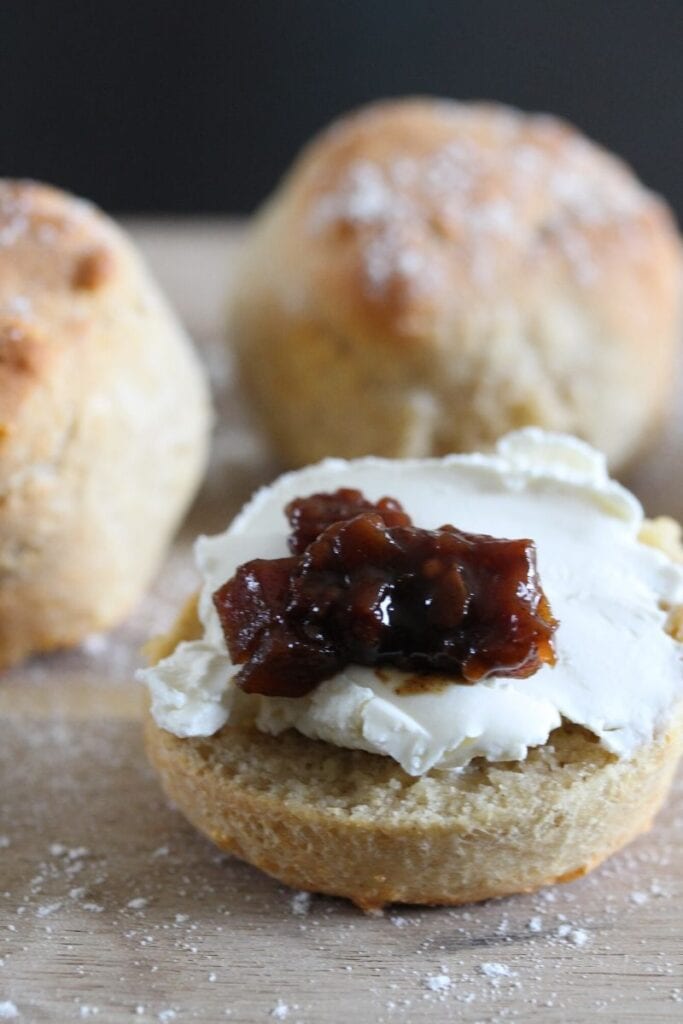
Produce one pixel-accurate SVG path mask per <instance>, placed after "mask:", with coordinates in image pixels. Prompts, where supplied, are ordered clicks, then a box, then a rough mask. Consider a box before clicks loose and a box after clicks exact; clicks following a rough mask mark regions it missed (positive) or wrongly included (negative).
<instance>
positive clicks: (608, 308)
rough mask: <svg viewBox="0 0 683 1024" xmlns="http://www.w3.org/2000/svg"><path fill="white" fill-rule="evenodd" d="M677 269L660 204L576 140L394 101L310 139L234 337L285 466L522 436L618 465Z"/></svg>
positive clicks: (255, 231)
mask: <svg viewBox="0 0 683 1024" xmlns="http://www.w3.org/2000/svg"><path fill="white" fill-rule="evenodd" d="M679 275H680V250H679V241H678V237H677V233H676V230H675V226H674V224H673V221H672V218H671V216H670V214H669V212H668V210H667V209H666V207H665V206H664V204H663V203H662V202H661V201H659V200H658V199H657V198H656V197H655V196H653V195H652V194H651V193H649V192H648V191H646V190H645V189H644V188H643V187H642V186H641V185H640V184H639V182H638V181H637V180H636V179H635V177H634V176H633V174H632V173H631V172H630V171H629V170H628V168H626V167H625V165H624V164H622V163H621V162H620V161H619V160H617V159H616V158H614V157H612V156H610V155H609V154H607V153H606V152H605V151H604V150H602V149H600V148H599V147H597V146H596V145H594V144H592V143H591V142H589V141H588V140H586V139H585V138H584V137H582V136H581V135H580V134H579V133H578V132H577V131H575V130H574V129H572V128H571V127H570V126H568V125H566V124H564V123H562V122H560V121H558V120H556V119H554V118H551V117H548V116H541V115H536V116H530V115H525V114H522V113H519V112H517V111H514V110H511V109H508V108H505V107H501V106H496V105H492V104H458V103H454V102H449V101H436V100H427V99H423V100H421V99H415V100H407V101H390V102H385V103H379V104H376V105H374V106H371V107H369V108H366V109H365V110H361V111H360V112H359V113H356V114H353V115H351V116H349V117H347V118H345V119H343V120H341V121H340V122H338V123H337V124H336V125H334V126H333V127H332V128H330V129H329V130H328V131H326V132H324V133H323V134H322V135H321V136H319V137H318V138H317V139H316V140H314V142H313V143H312V144H311V145H310V146H309V147H308V148H307V149H306V150H305V151H304V153H303V155H302V156H301V158H300V159H299V160H298V161H297V163H296V164H295V165H294V168H293V170H292V172H291V173H290V175H289V176H288V177H287V178H286V179H285V181H284V183H283V184H282V185H281V186H280V189H279V190H278V191H277V192H276V193H275V195H274V197H273V198H272V200H271V201H270V202H269V203H268V204H266V206H265V207H264V208H263V210H262V211H261V213H260V214H259V215H258V217H257V219H256V223H255V225H254V226H253V228H252V229H251V232H250V235H249V237H248V239H247V242H246V246H245V254H244V262H243V269H242V274H241V276H240V278H239V281H238V286H237V289H236V304H235V316H234V321H233V331H234V336H235V342H236V345H237V349H238V353H239V354H240V360H241V364H242V367H243V373H244V378H245V382H246V384H247V386H248V388H249V390H250V391H251V393H252V395H253V397H254V400H255V403H256V406H257V408H258V409H259V410H260V413H261V416H262V418H263V419H264V420H265V422H266V424H267V426H268V427H269V429H270V432H271V434H272V435H273V438H274V443H275V444H276V445H279V447H280V450H281V451H282V453H283V454H284V455H285V457H286V458H287V459H288V460H289V461H293V462H305V461H307V460H310V459H311V458H314V457H319V456H322V455H327V454H339V455H344V456H351V455H358V454H368V453H374V454H383V455H413V454H417V455H424V454H430V453H436V454H441V453H445V452H447V451H451V450H463V449H464V450H467V449H476V448H478V447H481V446H482V445H485V444H489V443H491V442H492V441H493V440H494V439H495V438H496V437H497V436H499V435H500V434H501V433H504V432H505V431H506V430H508V429H511V428H514V427H519V426H523V425H526V424H538V425H541V426H545V427H548V428H552V429H559V430H567V431H571V432H574V433H577V434H579V435H582V436H584V437H585V438H586V439H587V440H589V441H590V442H591V443H594V444H596V445H597V446H599V447H601V448H603V449H605V450H606V451H607V454H608V456H609V457H610V460H611V462H613V463H619V462H622V461H623V460H624V459H625V458H626V457H628V456H629V455H631V454H632V453H633V451H634V449H635V448H636V447H637V446H638V444H639V443H640V442H641V441H642V440H643V437H644V435H645V434H646V433H647V431H648V430H649V428H650V427H651V426H652V424H653V422H654V420H655V419H656V418H657V416H658V414H659V406H660V405H661V403H662V400H663V396H664V394H665V392H666V388H667V383H668V376H669V369H670V365H671V357H672V351H673V346H674V340H675V335H676V331H677V328H678V318H679ZM264 364H265V367H264ZM269 367H270V369H269ZM259 372H260V376H259ZM271 375H272V380H271ZM276 377H277V378H279V379H280V381H284V382H285V386H284V388H283V395H284V396H286V397H280V396H279V395H278V394H277V392H276V388H275V379H276ZM596 403H599V404H600V410H599V411H598V410H597V409H596ZM283 405H284V406H285V408H283V407H282V406H283Z"/></svg>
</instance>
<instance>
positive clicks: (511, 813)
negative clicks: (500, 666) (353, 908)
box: [145, 518, 683, 910]
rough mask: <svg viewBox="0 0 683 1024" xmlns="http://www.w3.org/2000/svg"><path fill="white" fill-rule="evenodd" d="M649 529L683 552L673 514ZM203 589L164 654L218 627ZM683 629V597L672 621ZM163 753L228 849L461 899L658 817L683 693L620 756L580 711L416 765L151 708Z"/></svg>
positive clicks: (155, 647) (416, 893)
mask: <svg viewBox="0 0 683 1024" xmlns="http://www.w3.org/2000/svg"><path fill="white" fill-rule="evenodd" d="M641 540H642V541H643V542H644V543H647V544H650V545H652V546H653V547H658V548H660V549H661V550H663V551H665V552H666V553H667V554H668V555H669V556H670V557H671V558H673V559H674V560H676V561H683V548H682V547H681V531H680V527H679V526H678V524H677V523H675V522H674V521H673V520H671V519H667V518H660V519H655V520H649V521H646V522H645V524H644V526H643V530H642V532H641ZM196 607H197V601H196V598H191V599H190V600H189V601H188V602H187V603H186V605H185V607H184V608H183V609H182V611H181V613H180V615H179V617H178V620H177V622H176V624H175V626H174V628H173V630H172V631H171V633H170V634H169V635H168V636H164V637H160V638H158V639H156V640H155V641H154V642H153V643H152V644H150V645H149V646H148V650H147V653H148V656H149V658H150V660H151V661H157V660H159V659H161V658H164V657H167V656H168V655H169V654H171V653H172V652H173V650H175V648H176V646H177V645H178V644H179V643H180V642H181V641H182V640H192V639H196V638H198V637H200V636H201V635H202V627H201V624H200V622H199V619H198V618H197V612H196ZM670 630H671V633H672V635H673V636H675V637H676V638H677V639H678V640H680V641H681V642H683V620H682V619H681V610H680V609H678V610H676V609H674V611H673V613H672V619H671V622H670ZM145 733H146V745H147V750H148V753H149V757H150V760H151V761H152V764H153V765H154V767H155V768H156V770H157V772H158V774H159V776H160V778H161V781H162V784H163V787H164V789H165V791H166V793H167V794H168V796H169V797H170V799H171V800H172V801H173V802H174V804H175V805H176V806H177V807H179V808H180V810H181V811H182V812H183V813H184V814H185V815H186V817H187V818H188V819H189V820H190V821H191V822H192V823H193V824H194V825H195V826H196V827H197V828H198V829H199V830H200V831H201V832H203V833H205V834H206V835H207V836H209V838H210V839H212V840H213V841H214V842H215V843H216V844H217V845H218V846H219V847H220V848H221V849H223V850H226V851H228V852H229V853H232V854H235V855H236V856H238V857H241V858H242V859H243V860H246V861H248V862H249V863H250V864H254V865H255V866H257V867H259V868H261V869H262V870H263V871H266V872H267V873H268V874H270V875H272V876H273V877H274V878H277V879H279V880H280V881H282V882H285V883H287V884H288V885H292V886H294V887H296V888H300V889H307V890H310V891H313V892H323V893H329V894H331V895H335V896H345V897H348V898H349V899H351V900H352V901H353V902H354V903H356V904H357V905H358V906H360V907H362V908H363V909H365V910H370V909H373V908H377V907H381V906H383V905H384V904H386V903H392V902H405V903H426V904H459V903H468V902H472V901H476V900H483V899H488V898H491V897H497V896H507V895H510V894H512V893H516V892H528V891H532V890H534V889H537V888H539V887H541V886H543V885H547V884H550V883H553V882H564V881H571V880H572V879H574V878H578V877H580V876H581V875H584V874H586V873H587V872H588V871H590V870H591V869H592V868H593V867H595V866H596V865H598V864H600V863H601V862H602V861H603V860H604V859H605V858H606V857H608V856H609V855H610V854H612V853H614V852H615V851H617V850H619V849H621V847H623V846H624V845H626V844H627V843H629V842H630V841H631V840H632V839H634V838H636V836H638V835H640V834H641V833H642V832H644V831H646V830H647V829H648V828H649V827H650V825H651V824H652V821H653V818H654V816H655V814H656V813H657V811H658V810H659V808H660V806H661V804H662V802H663V800H664V799H665V797H666V794H667V792H668V790H669V787H670V784H671V780H672V778H673V774H674V772H675V770H676V765H677V763H678V759H679V757H680V755H681V752H682V751H683V704H681V705H680V706H679V707H678V708H676V709H674V711H673V712H672V715H671V718H670V721H669V724H668V727H667V728H666V729H664V730H662V732H661V733H660V735H658V736H657V738H656V739H655V740H653V742H652V743H650V744H648V745H646V746H644V747H642V748H640V749H639V750H638V751H637V753H636V754H635V756H633V757H630V758H624V759H619V758H617V757H615V756H614V755H612V754H610V753H608V752H607V751H606V750H605V749H604V748H603V747H602V746H600V744H599V743H598V741H597V739H596V738H595V737H594V736H593V735H592V734H591V733H589V732H587V731H586V730H585V729H582V728H581V727H580V726H575V725H572V724H570V723H565V724H564V725H563V727H562V728H560V729H557V730H555V732H553V733H552V734H551V736H550V737H549V740H548V743H547V744H546V745H545V746H543V747H539V748H536V749H534V750H531V751H530V752H529V756H528V757H527V759H526V760H525V761H520V762H507V763H495V764H489V763H487V762H486V761H484V760H483V759H481V758H480V759H477V760H476V761H474V762H473V763H472V764H471V765H470V766H469V767H468V768H467V769H466V770H465V771H463V772H461V773H448V772H439V771H438V770H432V771H430V772H429V773H427V774H426V775H425V776H423V777H421V778H414V777H411V776H409V775H407V774H406V773H405V772H404V771H403V770H402V769H401V768H400V766H399V765H398V764H396V763H395V762H394V761H393V760H392V759H391V758H389V757H382V756H380V755H377V754H370V753H366V752H365V751H361V750H346V749H342V748H339V747H336V746H333V745H331V744H329V743H324V742H320V741H317V740H311V739H308V738H307V737H305V736H303V735H301V734H299V733H297V732H296V731H294V730H289V731H288V732H285V733H283V734H282V735H280V736H278V737H273V736H269V735H264V734H263V733H261V732H258V731H257V730H254V729H249V728H239V727H231V726H226V727H224V728H223V729H222V730H221V731H220V732H219V733H217V734H216V735H215V736H211V737H203V738H197V739H179V738H178V737H177V736H174V735H172V734H171V733H168V732H166V731H165V730H164V729H160V728H159V727H158V726H157V725H156V723H155V722H154V720H153V719H152V717H151V715H148V717H147V721H146V727H145Z"/></svg>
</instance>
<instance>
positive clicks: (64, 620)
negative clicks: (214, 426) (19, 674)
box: [0, 181, 209, 665]
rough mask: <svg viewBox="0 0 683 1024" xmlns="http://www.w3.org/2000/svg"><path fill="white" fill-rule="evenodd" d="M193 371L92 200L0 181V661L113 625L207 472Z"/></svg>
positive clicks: (136, 263)
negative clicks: (199, 481)
mask: <svg viewBox="0 0 683 1024" xmlns="http://www.w3.org/2000/svg"><path fill="white" fill-rule="evenodd" d="M208 422H209V407H208V395H207V390H206V385H205V382H204V377H203V373H202V371H201V368H200V366H199V363H198V361H197V359H196V356H195V354H194V352H193V350H192V347H191V344H190V342H189V339H188V338H187V337H186V336H185V334H184V332H183V331H182V329H181V328H180V326H179V324H178V323H177V321H176V320H175V318H174V316H173V315H172V313H171V312H170V310H169V309H168V307H167V305H166V303H165V301H164V299H163V297H162V296H161V295H160V293H159V292H158V289H157V287H156V285H155V283H154V282H153V281H152V280H151V278H150V277H149V275H148V273H147V271H146V269H145V267H144V266H143V264H142V262H141V260H140V259H139V257H138V255H137V253H136V251H135V250H134V248H133V246H132V245H131V243H130V242H129V240H128V239H127V238H126V236H125V235H124V233H123V232H122V231H120V229H119V228H117V227H116V225H115V224H114V223H113V222H112V221H111V220H109V218H107V217H106V216H104V215H103V214H102V213H100V212H99V211H98V210H97V209H96V208H94V207H93V206H92V205H91V204H89V203H87V202H84V201H82V200H79V199H76V198H74V197H72V196H69V195H67V194H65V193H63V192H61V191H59V190H57V189H54V188H51V187H49V186H46V185H41V184H38V183H34V182H25V181H14V182H13V181H2V182H0V493H1V494H2V504H1V505H0V569H1V572H0V622H1V625H0V665H2V664H8V663H11V662H12V661H15V660H17V659H18V658H20V657H22V656H23V655H25V654H27V653H30V652H32V651H35V650H45V649H49V648H51V647H55V646H62V645H64V644H68V643H72V642H75V641H77V640H79V639H81V638H82V636H83V635H85V634H86V633H87V632H90V631H92V630H97V629H102V628H105V627H107V626H109V625H112V624H113V623H114V622H116V621H117V620H118V619H120V618H121V617H122V616H123V615H124V614H125V613H126V612H127V611H128V610H130V608H131V607H132V604H133V603H134V601H135V600H136V599H137V598H138V597H139V596H140V594H141V592H142V589H143V588H144V586H145V584H146V583H147V581H148V580H149V578H150V575H151V573H152V572H153V571H154V570H155V568H156V566H157V565H158V561H159V558H160V556H161V554H162V552H163V550H164V548H165V545H166V543H167V541H168V538H169V536H170V533H171V531H172V530H173V529H174V528H175V526H176V524H177V522H178V519H179V517H180V515H181V514H182V512H183V511H184V509H185V507H186V505H187V502H188V501H189V499H190V498H191V496H192V495H193V493H194V490H195V488H196V486H197V483H198V480H199V476H200V473H201V471H202V470H203V466H204V460H205V454H206V442H207V430H208Z"/></svg>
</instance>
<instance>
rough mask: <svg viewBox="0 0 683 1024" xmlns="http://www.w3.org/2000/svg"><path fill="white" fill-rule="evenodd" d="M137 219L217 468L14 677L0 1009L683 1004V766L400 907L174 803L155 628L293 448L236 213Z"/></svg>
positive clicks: (124, 1017) (672, 489) (401, 1009)
mask: <svg viewBox="0 0 683 1024" xmlns="http://www.w3.org/2000/svg"><path fill="white" fill-rule="evenodd" d="M132 227H133V230H134V232H135V234H136V235H137V236H138V239H139V241H140V243H141V245H142V247H143V249H144V250H145V251H146V252H147V254H148V256H149V258H150V260H151V262H152V264H153V265H154V267H155V269H156V271H157V273H158V275H159V277H160V278H161V280H162V282H163V284H164V285H165V287H166V288H167V290H168V292H169V293H170V295H171V296H172V298H173V301H174V302H175V305H176V306H177V307H178V309H179V310H180V312H181V314H182V316H183V318H184V320H185V321H186V323H187V324H188V326H189V327H190V329H191V330H192V333H193V334H194V336H195V338H196V339H197V342H198V343H199V345H200V346H201V349H202V352H203V354H204V356H205V358H206V360H207V362H208V365H209V366H210V369H211V376H212V379H213V382H214V388H215V392H216V398H217V403H218V408H219V413H220V426H219V429H218V432H217V436H216V443H215V446H214V460H213V470H212V473H211V475H210V482H209V483H208V484H207V485H206V487H205V488H204V491H203V493H202V495H201V497H200V499H199V501H198V503H197V505H196V507H195V508H194V510H193V512H192V513H191V515H190V517H189V520H188V523H187V524H186V526H185V528H184V529H183V531H182V534H181V536H180V538H179V539H178V542H177V544H176V545H175V547H174V549H173V551H172V553H171V554H170V556H169V559H168V562H167V564H166V566H165V568H164V570H163V572H162V573H161V575H160V577H159V579H158V581H157V582H156V585H155V587H154V589H153V591H152V593H151V594H150V595H148V597H147V598H146V599H145V600H144V601H143V603H142V605H141V606H140V608H139V609H138V611H137V612H136V614H135V615H134V616H133V617H131V619H130V620H129V622H127V623H126V624H125V625H124V626H123V627H121V628H120V629H119V630H117V631H116V632H115V633H114V634H113V635H112V636H110V637H107V638H104V637H93V638H91V639H90V640H89V641H88V642H87V643H86V644H85V645H84V646H83V648H82V649H80V650H78V651H72V652H68V653H64V654H60V655H58V656H55V657H50V658H45V659H36V660H35V661H33V662H31V663H30V664H28V665H25V666H23V667H22V668H21V669H19V670H16V671H14V672H12V673H10V674H9V675H8V676H6V677H5V678H4V679H3V680H2V682H1V683H0V713H1V714H2V720H1V721H0V784H1V791H0V792H1V795H0V1021H2V1020H5V1019H16V1020H18V1021H20V1022H27V1021H30V1022H33V1021H36V1022H41V1021H58V1022H62V1021H71V1020H84V1019H88V1020H93V1021H99V1022H105V1021H106V1022H110V1021H111V1022H116V1024H118V1022H122V1021H138V1022H141V1024H146V1022H162V1024H164V1022H165V1024H169V1022H171V1021H177V1022H178V1024H181V1022H184V1021H202V1022H205V1024H210V1022H214V1021H216V1022H217V1021H226V1020H229V1021H236V1022H237V1021H238V1022H252V1021H264V1022H267V1021H268V1020H286V1021H288V1022H290V1024H293V1022H296V1021H301V1022H305V1024H328V1022H337V1021H346V1020H347V1019H350V1020H353V1021H358V1022H360V1024H363V1022H366V1021H368V1022H369V1021H373V1022H374V1021H378V1022H382V1021H385V1022H396V1024H400V1022H418V1024H419V1022H427V1021H429V1022H430V1024H438V1022H445V1021H452V1020H456V1019H457V1020H462V1021H466V1022H476V1021H481V1022H494V1021H501V1022H503V1021H520V1022H526V1021H543V1022H546V1021H547V1022H551V1024H552V1022H556V1021H558V1022H559V1021H565V1022H583V1021H586V1020H588V1019H591V1018H592V1017H597V1018H599V1019H600V1020H603V1021H614V1022H616V1021H619V1022H623V1021H634V1022H635V1021H638V1022H643V1021H668V1020H670V1021H674V1020H678V1021H683V926H682V924H681V922H682V920H683V857H682V856H681V842H682V840H683V776H680V775H679V782H678V785H677V787H676V789H675V792H674V794H673V796H672V799H671V801H670V803H669V805H668V807H667V809H666V810H665V812H664V813H663V814H662V815H661V816H660V819H659V820H658V822H657V826H656V829H655V830H654V831H653V832H652V833H651V834H650V835H649V836H647V837H645V838H644V839H642V840H640V841H639V842H637V843H636V844H634V845H633V846H632V847H631V848H630V849H629V850H627V851H626V852H625V853H623V854H622V855H621V856H618V857H616V858H614V859H613V860H612V861H611V862H610V863H609V864H608V865H606V866H605V867H604V868H603V869H601V870H599V871H598V872H596V873H594V874H593V875H592V876H590V877H589V878H587V879H584V880H582V881H580V882H575V883H573V884H571V885H568V886H565V887H561V888H557V889H553V890H548V891H546V892H542V893H540V894H537V895H535V896H528V897H519V898H514V899H508V900H501V901H494V902H490V903H488V904H485V905H480V906H476V907H465V908H462V909H457V910H439V909H433V910H424V909H422V910H420V909H414V908H406V907H397V908H394V909H393V910H391V911H390V912H387V913H386V914H385V915H384V916H379V917H364V916H363V915H362V914H361V913H360V912H358V911H357V910H355V909H354V908H353V907H351V906H349V905H347V904H346V903H344V902H343V901H340V900H333V899H327V898H322V897H313V898H309V897H307V896H305V895H303V894H296V893H293V892H291V891H289V890H287V889H285V888H284V887H283V886H280V885H278V884H277V883H275V882H272V881H271V880H269V879H268V878H266V877H265V876H263V875H261V874H260V873H259V872H257V871H255V870H253V869H251V868H249V867H247V866H245V865H243V864H240V863H238V862H237V861H234V860H231V859H229V858H225V857H223V856H221V855H220V854H218V853H217V852H216V850H215V849H213V848H212V847H211V846H210V845H209V844H208V843H207V842H205V841H204V840H203V839H202V838H200V837H199V836H197V835H196V834H195V833H194V832H193V831H192V829H191V828H189V826H187V825H186V824H185V823H184V821H183V820H182V818H181V817H180V815H179V814H178V813H177V812H176V811H174V810H173V809H172V808H170V807H168V806H167V805H166V804H165V802H164V800H163V798H162V796H161V794H160V791H159V788H158V786H157V784H156V781H155V779H154V778H153V776H152V774H151V772H150V771H149V769H148V768H147V766H146V762H145V758H144V754H143V751H142V746H141V737H140V711H141V694H140V693H139V691H138V688H137V687H136V686H135V684H134V683H133V682H132V673H133V670H134V668H135V666H136V665H137V664H138V663H139V661H140V658H139V654H138V651H139V647H140V645H141V643H142V642H144V640H145V639H146V638H147V636H148V635H149V634H150V633H152V632H155V631H158V630H160V629H163V628H165V627H166V626H167V625H168V624H169V623H170V622H171V620H172V618H173V616H174V613H175V610H176V608H177V607H178V605H179V603H180V601H181V600H182V598H183V596H184V595H185V594H186V593H187V592H188V591H189V590H190V588H191V587H192V586H193V585H194V574H193V570H192V567H191V560H190V543H191V540H192V538H193V537H194V536H195V535H196V533H197V532H199V531H200V530H205V531H207V532H211V531H214V530H218V529H221V528H222V527H223V526H224V525H225V523H226V522H227V521H228V520H229V518H230V517H231V516H232V515H233V513H234V512H235V510H236V509H237V508H238V507H239V505H240V504H241V503H242V501H244V500H245V499H246V498H247V497H248V495H249V494H250V493H251V491H252V489H253V488H254V487H255V486H256V485H257V484H259V483H261V482H263V481H265V480H267V479H268V478H269V477H271V476H272V475H273V473H274V472H275V467H274V466H273V465H272V464H271V463H269V461H268V458H267V456H266V455H265V453H264V451H263V450H262V448H261V447H260V445H259V443H258V442H257V440H256V439H255V438H254V436H253V434H252V432H251V431H250V429H249V427H248V424H247V420H246V416H245V412H244V410H243V409H242V408H241V406H240V404H239V400H238V396H237V395H235V394H234V392H233V389H232V384H231V372H230V364H229V359H228V356H227V353H226V351H225V347H224V345H223V342H222V323H221V321H222V315H223V309H224V307H225V298H226V293H227V289H228V286H229V280H230V261H231V258H232V255H233V254H234V251H235V245H236V244H237V233H236V231H235V229H234V228H231V227H230V225H228V224H224V223H220V222H215V221H214V222H207V223H197V222H190V223H186V224H177V223H173V222H168V223H158V222H157V223H147V224H145V223H140V222H137V223H135V224H133V225H132ZM188 256H189V258H188ZM680 411H681V410H680V406H679V419H678V420H674V419H672V420H671V421H670V422H669V424H668V427H667V434H666V436H665V438H664V439H663V441H662V442H661V445H660V447H659V450H658V456H657V458H651V459H650V460H648V461H647V462H646V463H645V464H643V465H642V466H641V468H640V470H639V471H638V473H637V474H636V475H634V477H633V478H632V481H631V482H632V484H633V486H634V487H635V488H636V489H637V490H638V491H639V493H640V494H641V496H642V497H643V498H644V499H645V500H646V503H647V504H648V507H649V509H650V510H651V511H653V512H659V511H669V512H672V513H674V514H677V515H682V514H683V485H682V484H681V481H680V475H679V472H678V462H679V452H680V442H681V437H682V436H683V428H682V425H681V421H680ZM15 1010H16V1014H17V1015H18V1016H16V1018H14V1017H13V1014H14V1012H15Z"/></svg>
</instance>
